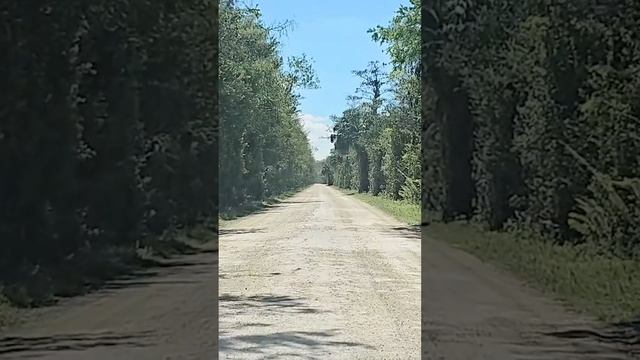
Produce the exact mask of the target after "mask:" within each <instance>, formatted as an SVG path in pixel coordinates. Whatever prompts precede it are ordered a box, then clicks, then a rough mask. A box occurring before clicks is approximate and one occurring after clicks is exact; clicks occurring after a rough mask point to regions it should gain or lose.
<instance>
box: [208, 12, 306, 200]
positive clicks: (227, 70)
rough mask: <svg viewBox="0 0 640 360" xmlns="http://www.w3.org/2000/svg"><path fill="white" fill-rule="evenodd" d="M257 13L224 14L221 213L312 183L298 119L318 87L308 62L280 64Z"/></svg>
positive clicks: (274, 30)
mask: <svg viewBox="0 0 640 360" xmlns="http://www.w3.org/2000/svg"><path fill="white" fill-rule="evenodd" d="M288 25H289V24H287V23H285V24H279V25H276V26H273V27H268V26H266V25H265V24H264V23H263V22H262V18H261V14H260V10H259V9H258V8H248V7H245V6H237V5H235V4H234V2H232V1H226V2H223V3H222V4H221V8H220V74H221V78H220V126H221V130H220V174H221V176H220V185H219V192H220V205H221V211H223V212H224V211H227V210H229V209H232V208H235V207H239V206H242V205H243V204H246V203H249V202H255V201H261V200H263V199H265V198H269V197H274V196H277V195H279V194H282V193H284V192H286V191H290V190H295V189H299V188H301V187H303V186H306V185H309V184H311V183H313V182H314V181H315V180H316V178H315V172H314V166H315V162H314V159H313V153H312V149H311V146H310V144H309V141H308V139H307V136H306V133H305V131H304V128H303V125H302V123H301V120H300V119H299V112H298V106H299V100H300V95H299V90H301V89H313V88H316V87H317V86H318V80H317V77H316V75H315V73H314V71H313V68H312V65H311V60H310V59H309V58H307V57H306V56H305V55H301V56H296V57H290V58H288V59H286V60H284V59H282V57H281V56H280V54H279V49H278V46H279V42H278V36H279V34H280V33H281V32H282V31H287V30H288V29H289V26H288Z"/></svg>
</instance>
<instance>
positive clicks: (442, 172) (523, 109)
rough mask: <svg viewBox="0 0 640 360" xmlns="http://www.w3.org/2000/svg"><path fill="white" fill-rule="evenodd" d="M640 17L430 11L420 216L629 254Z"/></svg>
mask: <svg viewBox="0 0 640 360" xmlns="http://www.w3.org/2000/svg"><path fill="white" fill-rule="evenodd" d="M639 15H640V5H639V3H638V2H635V1H630V0H628V1H623V0H621V1H615V2H608V3H607V4H606V5H604V4H600V2H598V1H591V0H584V1H578V0H572V1H546V0H526V1H520V2H514V1H509V0H486V1H475V2H470V1H465V0H436V1H429V2H425V3H424V6H423V8H422V20H423V32H422V36H423V56H424V59H423V60H424V65H425V66H426V67H425V70H426V71H425V78H424V79H425V80H424V83H423V102H424V103H423V107H424V111H425V123H424V127H423V132H424V133H423V141H424V144H425V146H424V152H423V157H424V167H425V168H424V169H423V170H424V174H425V177H424V179H423V181H424V184H425V186H424V187H425V194H424V196H425V198H426V199H427V200H426V201H425V203H424V205H425V206H426V209H425V210H427V211H436V212H439V213H441V214H443V215H444V217H445V219H451V218H454V217H457V216H463V217H467V218H469V217H475V218H476V219H477V220H478V221H481V222H484V223H486V224H488V225H489V226H490V227H491V228H493V229H500V228H504V227H505V226H509V227H511V226H515V227H526V228H527V229H529V230H535V231H536V232H537V233H539V234H541V235H542V236H543V237H544V238H548V239H554V240H555V241H557V242H564V243H566V242H571V243H577V242H588V243H590V244H593V245H595V248H597V249H598V250H599V251H601V252H605V253H609V254H616V255H618V256H622V257H628V256H630V255H633V254H634V253H637V251H638V250H639V249H640V220H639V219H640V107H639V103H638V101H637V99H638V96H639V93H638V92H639V91H640V83H639V81H640V76H639V75H640V61H639V60H640V26H639V25H640V24H639V23H638V17H639ZM428 129H432V130H433V131H431V132H429V131H427V130H428ZM434 150H435V151H434Z"/></svg>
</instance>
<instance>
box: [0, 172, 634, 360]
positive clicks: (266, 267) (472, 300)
mask: <svg viewBox="0 0 640 360" xmlns="http://www.w3.org/2000/svg"><path fill="white" fill-rule="evenodd" d="M424 244H425V246H424V249H422V250H423V255H422V256H424V257H425V262H424V264H425V274H426V275H425V276H426V277H425V278H424V287H423V288H422V298H423V299H424V315H425V317H424V319H423V321H422V325H423V329H422V335H423V337H424V339H425V341H426V342H425V346H423V347H422V351H423V356H424V357H423V358H426V359H433V360H435V359H438V360H439V359H446V360H463V359H464V360H467V359H491V360H512V359H518V360H520V359H531V360H534V359H535V360H543V359H549V360H550V359H554V360H555V359H558V360H562V359H633V358H634V357H633V354H631V353H630V351H633V349H634V348H635V349H636V350H637V349H638V345H639V344H640V339H638V337H637V335H634V334H633V333H632V332H631V330H629V329H625V328H618V329H601V328H599V327H598V325H597V324H596V323H595V322H593V321H591V320H589V319H585V318H581V317H579V316H577V315H572V314H571V313H569V312H568V311H567V310H566V309H564V308H563V307H562V306H560V305H558V304H557V303H554V302H552V301H550V300H549V299H547V298H545V297H543V296H541V295H540V294H539V293H537V292H535V291H533V290H531V289H529V288H527V287H526V286H524V285H523V284H522V283H520V282H519V281H517V280H515V279H514V278H513V277H512V276H509V275H507V274H505V273H503V272H500V271H496V270H495V269H494V268H493V267H491V266H489V265H486V264H483V263H482V262H480V261H478V260H477V259H475V258H474V257H472V256H470V255H468V254H466V253H464V252H462V251H458V250H456V249H454V248H452V247H450V246H447V245H445V244H443V243H440V242H437V241H434V240H432V239H426V240H425V243H424ZM420 251H421V246H420V235H419V233H418V232H416V231H414V230H413V229H410V228H408V227H407V226H405V225H403V224H401V223H399V222H398V221H395V220H394V219H392V218H390V217H389V216H387V215H385V214H384V213H382V212H381V211H380V210H378V209H375V208H372V207H371V206H369V205H366V204H364V203H361V202H359V201H357V200H355V199H353V198H352V197H350V196H348V195H345V194H343V193H341V192H339V191H337V190H335V189H332V188H328V187H326V186H323V185H314V186H312V187H310V188H309V189H307V190H305V191H303V192H301V193H299V194H298V195H296V196H294V197H292V198H289V199H288V200H287V201H285V202H283V203H280V204H277V205H275V206H272V207H271V208H269V209H266V210H265V211H262V212H260V213H258V214H254V215H251V216H248V217H245V218H243V219H241V220H238V221H234V222H231V223H230V224H229V225H228V226H225V227H224V228H223V229H222V230H221V238H220V276H219V282H220V283H219V301H220V303H219V311H220V319H219V322H220V323H219V325H220V338H219V339H216V338H215V336H213V334H214V333H215V328H216V321H217V318H218V313H217V311H218V308H216V306H215V302H214V301H213V299H214V298H215V296H216V287H217V285H218V283H217V281H218V277H216V270H217V269H216V266H217V263H216V261H215V258H216V256H215V254H213V253H203V254H200V255H195V256H189V257H185V258H182V259H176V260H173V261H171V262H170V263H169V264H167V265H166V266H165V267H163V268H161V269H159V270H153V271H152V270H150V271H148V272H146V273H141V274H136V275H135V276H132V277H130V278H129V279H123V280H120V281H117V282H114V283H111V284H110V285H109V286H107V287H106V288H105V289H103V290H101V291H99V292H96V293H94V294H92V295H89V296H85V297H80V298H76V299H72V300H69V301H66V302H63V303H62V304H60V305H59V306H55V307H52V308H49V309H47V310H45V311H44V312H43V313H41V314H38V316H36V317H34V319H33V320H32V321H31V322H27V323H26V324H25V325H24V326H21V327H19V328H16V329H13V330H11V331H10V332H7V333H4V334H0V359H51V360H63V359H64V360H67V359H68V360H78V359H92V360H93V359H95V360H111V359H132V360H139V359H141V360H157V359H161V360H182V359H184V360H187V359H194V360H195V359H198V360H209V359H215V358H216V357H215V354H216V349H217V345H219V350H220V352H219V356H220V359H285V360H286V359H372V360H375V359H401V360H412V359H418V358H420V334H421V333H420V308H421V306H420V278H421V275H420V257H421V254H420ZM585 330H588V331H585ZM636 354H637V353H636Z"/></svg>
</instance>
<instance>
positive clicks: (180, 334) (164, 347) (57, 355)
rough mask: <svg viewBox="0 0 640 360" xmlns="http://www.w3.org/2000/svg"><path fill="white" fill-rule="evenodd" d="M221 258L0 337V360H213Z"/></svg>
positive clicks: (177, 263)
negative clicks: (215, 300)
mask: <svg viewBox="0 0 640 360" xmlns="http://www.w3.org/2000/svg"><path fill="white" fill-rule="evenodd" d="M216 267H217V264H216V254H215V253H211V252H205V253H203V254H200V255H195V256H188V257H184V258H181V259H175V260H172V261H170V262H168V263H167V264H166V266H163V267H162V268H161V269H156V270H149V271H145V272H142V273H138V274H134V275H132V276H131V277H130V278H128V279H122V280H119V281H115V282H113V283H110V284H109V285H108V286H107V287H106V288H104V289H102V290H101V291H98V292H96V293H93V294H91V295H88V296H85V297H79V298H74V299H72V300H69V301H64V302H62V303H61V304H60V305H57V306H54V307H51V308H48V309H46V310H44V311H43V312H42V313H36V314H33V319H31V321H29V322H27V323H26V324H24V325H23V326H21V327H19V328H16V329H13V330H11V331H9V332H7V333H3V334H0V359H38V360H39V359H42V360H80V359H82V360H88V359H91V360H114V359H123V360H129V359H130V360H205V359H206V360H208V359H215V353H216V350H217V344H216V343H217V342H216V338H215V336H212V334H214V333H215V329H216V325H217V324H216V322H217V308H216V306H215V302H214V299H215V296H216V291H215V289H216V286H217V277H216V275H215V274H216V271H217V269H216Z"/></svg>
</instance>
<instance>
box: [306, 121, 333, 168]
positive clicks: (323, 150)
mask: <svg viewBox="0 0 640 360" xmlns="http://www.w3.org/2000/svg"><path fill="white" fill-rule="evenodd" d="M300 121H301V122H302V126H303V127H304V129H305V130H306V132H307V137H308V138H309V143H310V144H311V147H312V148H313V156H314V157H315V158H316V160H320V159H324V158H326V157H327V156H329V151H330V150H331V148H332V147H333V145H332V144H331V142H330V141H329V138H328V137H329V134H330V129H331V128H330V124H331V120H330V119H329V118H328V117H325V116H316V115H311V114H302V115H300Z"/></svg>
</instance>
